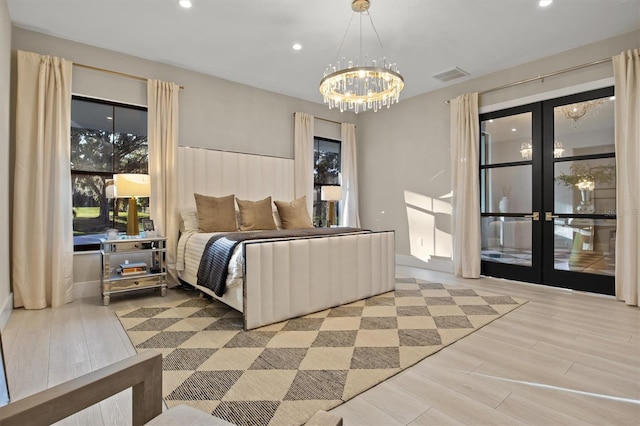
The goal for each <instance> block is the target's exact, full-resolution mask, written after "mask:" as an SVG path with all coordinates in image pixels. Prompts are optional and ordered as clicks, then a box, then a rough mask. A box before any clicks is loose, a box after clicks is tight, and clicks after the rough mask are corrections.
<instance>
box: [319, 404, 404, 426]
mask: <svg viewBox="0 0 640 426" xmlns="http://www.w3.org/2000/svg"><path fill="white" fill-rule="evenodd" d="M331 413H333V414H336V415H338V416H341V417H342V419H343V424H344V426H372V425H389V426H401V425H404V423H402V422H399V421H398V420H396V419H395V418H393V417H391V416H389V415H388V414H387V413H385V412H384V411H382V410H381V409H380V408H378V407H376V406H375V405H372V404H370V403H369V402H367V401H366V400H365V399H364V398H354V399H352V400H350V401H347V402H346V403H345V404H342V405H339V406H338V407H336V408H334V409H333V410H331Z"/></svg>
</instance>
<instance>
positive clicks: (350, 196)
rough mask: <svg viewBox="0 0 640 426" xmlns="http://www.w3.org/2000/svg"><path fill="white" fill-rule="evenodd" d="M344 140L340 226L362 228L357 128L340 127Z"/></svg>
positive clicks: (341, 168)
mask: <svg viewBox="0 0 640 426" xmlns="http://www.w3.org/2000/svg"><path fill="white" fill-rule="evenodd" d="M340 134H341V140H342V160H341V163H342V164H341V165H340V170H341V171H342V182H341V185H342V200H341V201H340V204H341V207H342V210H341V211H340V225H342V226H351V227H354V228H359V227H360V215H359V213H358V168H357V164H356V163H357V159H356V126H354V125H353V124H350V123H342V125H341V126H340Z"/></svg>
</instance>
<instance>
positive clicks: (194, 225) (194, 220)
mask: <svg viewBox="0 0 640 426" xmlns="http://www.w3.org/2000/svg"><path fill="white" fill-rule="evenodd" d="M180 218H181V219H182V220H181V221H180V232H189V231H196V232H197V231H199V229H200V227H199V225H198V211H197V210H196V208H195V207H183V208H181V209H180Z"/></svg>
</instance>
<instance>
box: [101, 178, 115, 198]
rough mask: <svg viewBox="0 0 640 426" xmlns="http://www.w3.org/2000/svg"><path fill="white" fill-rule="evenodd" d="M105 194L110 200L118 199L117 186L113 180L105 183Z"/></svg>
mask: <svg viewBox="0 0 640 426" xmlns="http://www.w3.org/2000/svg"><path fill="white" fill-rule="evenodd" d="M104 192H105V194H106V196H107V199H108V200H111V199H114V198H118V194H117V192H116V185H115V184H114V183H113V179H107V180H105V181H104Z"/></svg>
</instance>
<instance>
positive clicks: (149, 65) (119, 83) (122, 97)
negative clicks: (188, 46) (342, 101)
mask: <svg viewBox="0 0 640 426" xmlns="http://www.w3.org/2000/svg"><path fill="white" fill-rule="evenodd" d="M12 47H13V49H18V50H27V51H31V52H36V53H40V54H45V55H53V56H59V57H63V58H65V59H68V60H70V61H73V62H75V63H80V64H85V65H91V66H96V67H101V68H106V69H110V70H114V71H119V72H124V73H128V74H133V75H137V76H141V77H145V78H155V79H160V80H165V81H173V82H175V83H177V84H180V85H182V86H184V90H182V91H181V92H180V122H179V138H180V139H179V143H180V145H181V146H194V147H205V148H215V149H220V150H225V151H236V152H247V153H253V154H265V155H271V156H276V157H285V158H293V113H294V112H296V111H302V112H306V113H309V114H313V115H315V116H318V117H324V118H328V119H331V120H336V121H338V120H339V121H350V122H355V117H356V116H355V114H348V115H347V116H341V115H340V113H339V112H337V111H336V110H333V111H329V110H328V109H327V108H325V107H324V106H323V105H320V104H316V103H313V102H308V101H304V100H301V99H297V98H292V97H289V96H284V95H280V94H277V93H274V92H268V91H266V90H261V89H256V88H253V87H250V86H246V85H242V84H237V83H233V82H231V81H228V80H223V79H220V78H216V77H211V76H208V75H205V74H201V73H197V72H193V71H188V70H185V69H182V68H178V67H175V66H171V65H165V64H161V63H158V62H153V61H148V60H145V59H140V58H137V57H133V56H129V55H123V54H120V53H116V52H113V51H110V50H105V49H100V48H97V47H93V46H88V45H86V44H81V43H76V42H73V41H69V40H64V39H61V38H56V37H51V36H48V35H45V34H41V33H36V32H33V31H29V30H26V29H22V28H17V27H14V29H13V41H12ZM72 86H73V87H72V90H73V93H74V94H79V95H85V96H93V97H98V98H103V99H110V100H114V101H118V102H125V103H134V104H140V105H146V98H147V96H146V82H144V81H138V80H135V79H130V78H126V77H119V76H115V75H110V74H107V73H104V72H100V71H93V70H88V69H86V68H81V67H74V68H73V83H72ZM319 125H320V126H322V124H320V123H319ZM338 135H339V133H338Z"/></svg>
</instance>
